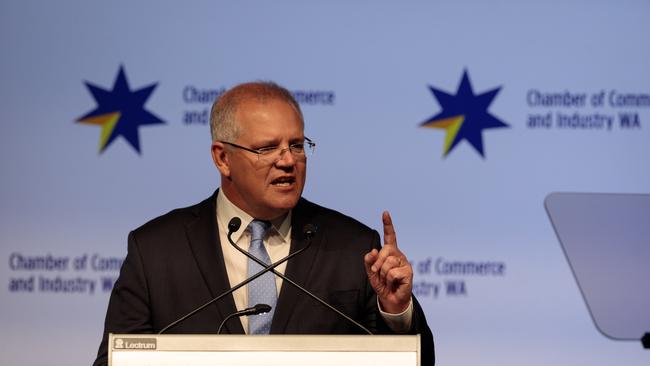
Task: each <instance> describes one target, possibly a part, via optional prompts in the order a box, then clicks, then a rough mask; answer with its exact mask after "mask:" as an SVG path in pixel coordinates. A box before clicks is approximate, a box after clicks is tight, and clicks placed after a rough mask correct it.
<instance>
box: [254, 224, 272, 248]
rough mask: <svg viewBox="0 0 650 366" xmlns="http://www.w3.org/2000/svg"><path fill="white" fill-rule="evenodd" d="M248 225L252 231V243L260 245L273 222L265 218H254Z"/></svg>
mask: <svg viewBox="0 0 650 366" xmlns="http://www.w3.org/2000/svg"><path fill="white" fill-rule="evenodd" d="M248 227H249V228H250V231H251V244H255V245H257V246H259V243H262V242H263V241H264V236H266V233H267V232H268V231H269V229H270V228H271V223H270V222H268V221H263V220H253V221H251V223H250V224H248Z"/></svg>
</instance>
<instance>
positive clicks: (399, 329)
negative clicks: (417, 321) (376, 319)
mask: <svg viewBox="0 0 650 366" xmlns="http://www.w3.org/2000/svg"><path fill="white" fill-rule="evenodd" d="M377 307H378V308H379V313H380V314H381V317H382V318H383V319H384V322H386V325H388V327H389V328H390V329H391V330H392V331H393V332H395V333H406V332H408V331H409V330H411V322H412V320H413V298H412V297H411V300H410V301H409V306H408V307H407V308H406V310H404V311H402V312H401V313H399V314H391V313H387V312H385V311H384V310H383V309H382V308H381V304H380V303H379V299H377Z"/></svg>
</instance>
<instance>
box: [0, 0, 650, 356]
mask: <svg viewBox="0 0 650 366" xmlns="http://www.w3.org/2000/svg"><path fill="white" fill-rule="evenodd" d="M648 14H650V3H649V2H647V1H645V0H637V1H634V0H628V1H605V0H589V1H587V0H584V1H580V0H572V1H546V2H539V1H514V0H512V1H511V0H503V1H489V2H485V1H468V0H467V1H410V2H394V1H359V2H348V1H319V2H303V1H275V2H265V1H240V2H225V1H224V2H218V1H189V2H188V1H186V2H172V1H162V2H161V1H138V2H133V1H112V2H99V1H72V0H68V1H57V2H48V1H4V2H2V3H1V4H0V49H2V50H3V52H2V53H3V55H2V57H0V73H1V80H2V82H1V83H0V106H1V108H0V121H1V123H0V128H1V133H0V155H1V156H2V158H1V164H2V165H1V166H0V171H2V180H1V181H2V183H1V185H0V199H1V201H0V202H2V204H1V206H0V257H1V258H3V264H2V265H0V276H1V283H2V284H3V287H2V289H0V303H1V304H2V311H1V312H0V324H2V332H1V334H0V344H2V345H3V349H4V351H3V352H2V353H1V354H0V363H2V364H4V365H40V364H44V363H52V360H57V361H56V363H60V364H70V365H73V364H89V363H90V362H92V360H93V359H94V354H95V352H96V347H97V345H98V343H99V340H100V337H101V331H102V327H103V319H104V314H105V311H106V305H107V302H108V295H109V293H110V287H111V285H112V281H113V280H114V278H115V276H116V275H117V269H118V268H119V262H120V260H121V259H122V258H123V257H124V255H125V253H126V236H127V233H128V232H129V231H130V230H132V229H133V228H135V227H137V226H139V225H141V224H142V223H144V222H145V221H147V220H149V219H151V218H153V217H155V216H157V215H160V214H162V213H164V212H167V211H169V210H171V209H173V208H175V207H179V206H186V205H190V204H193V203H195V202H198V201H199V200H201V199H203V198H205V197H207V196H208V195H209V194H211V193H212V192H213V190H214V189H215V188H216V187H217V186H218V175H217V174H216V170H215V168H214V167H213V165H212V161H211V158H210V154H209V151H210V149H209V147H210V135H209V127H208V125H207V119H206V114H207V112H206V111H207V110H208V109H209V107H210V105H211V102H212V99H213V98H214V97H215V96H216V95H219V93H221V92H223V90H224V89H226V88H229V87H231V86H233V85H235V84H237V83H240V82H243V81H249V80H258V79H263V80H274V81H276V82H278V83H280V84H282V85H284V86H286V87H287V88H289V89H290V90H292V91H294V92H295V93H296V95H297V96H298V97H299V99H300V100H301V103H302V107H303V112H304V114H305V119H306V134H307V135H308V136H309V137H311V138H313V139H314V140H315V141H316V142H317V143H318V146H317V149H316V153H315V155H314V156H313V157H312V158H311V160H310V161H309V167H308V179H307V188H306V190H305V196H306V197H308V198H309V199H311V200H313V201H315V202H317V203H321V204H324V205H326V206H329V207H332V208H335V209H337V210H340V211H342V212H344V213H346V214H349V215H351V216H354V217H356V218H358V219H360V220H361V221H363V222H364V223H366V224H368V225H370V226H372V227H374V228H377V229H381V225H380V224H381V212H382V210H384V209H388V210H390V212H391V213H392V216H393V219H394V222H395V225H396V229H397V234H398V241H399V244H400V246H401V247H402V248H403V250H404V251H405V252H406V253H407V254H408V255H409V258H410V259H411V260H412V262H413V264H414V266H415V269H416V275H415V292H416V294H417V296H418V298H419V299H420V301H421V302H422V304H423V306H424V307H425V310H426V312H427V317H428V320H429V325H430V327H431V328H432V330H433V331H434V335H435V337H436V345H437V355H438V360H439V362H440V364H445V365H467V364H481V365H499V366H504V365H513V366H514V365H521V364H525V365H545V366H546V365H576V364H582V365H613V364H619V365H647V364H648V362H649V361H650V352H648V351H647V350H643V349H642V348H641V346H640V344H639V342H638V341H634V342H631V341H627V342H626V341H615V340H611V339H608V338H606V337H605V336H603V335H602V334H600V333H599V332H598V330H597V328H596V327H595V325H594V324H593V322H592V320H591V318H590V315H589V312H588V311H587V307H586V305H585V303H584V301H583V299H582V297H581V295H580V291H579V289H578V286H577V284H576V282H575V280H574V278H573V276H572V274H571V271H570V268H569V265H568V263H567V260H566V259H565V257H564V255H563V253H562V249H561V247H560V245H559V243H558V240H557V238H556V236H555V234H554V232H553V228H552V226H551V224H550V222H549V220H548V218H547V216H546V213H545V211H544V208H543V200H544V198H545V197H546V195H547V194H549V193H551V192H554V191H575V192H639V193H648V191H649V188H650V170H649V169H648V166H650V165H649V161H650V143H649V141H650V139H649V138H650V132H649V131H650V129H649V128H648V127H649V124H650V73H649V72H648V64H649V62H650V41H649V39H648V34H650V23H648V21H647V18H648ZM120 69H122V70H123V72H124V80H121V81H119V80H118V75H119V73H120ZM125 83H126V84H125ZM154 84H155V87H154V88H153V89H147V88H148V87H150V86H152V85H154ZM88 85H93V87H89V86H88ZM120 88H122V89H120ZM124 88H127V89H124ZM141 89H142V90H143V91H141V92H140V93H141V94H139V95H144V94H148V97H147V98H144V99H145V100H144V103H142V100H140V104H139V106H138V107H140V108H141V109H144V110H146V111H148V112H149V113H151V114H152V115H153V116H155V118H157V119H158V120H160V121H162V122H164V123H158V124H151V125H138V124H140V123H143V122H144V121H145V119H142V118H139V117H138V118H135V117H133V115H128V114H127V113H126V112H125V113H122V114H121V115H119V116H117V115H114V114H110V113H108V114H109V115H108V116H107V115H105V114H104V115H103V117H102V118H100V119H99V120H97V119H95V120H85V122H86V123H81V122H79V119H81V118H82V117H84V116H86V115H87V114H88V113H89V112H92V111H94V110H95V109H96V108H98V107H102V108H103V106H106V103H107V102H106V99H104V97H106V95H109V96H110V98H114V100H115V101H117V102H115V103H118V107H119V108H118V107H115V108H114V109H116V111H121V112H124V110H126V109H124V110H123V109H120V108H121V107H124V105H122V104H119V103H127V101H132V100H131V99H129V98H128V96H129V93H128V92H125V90H126V91H132V92H135V91H138V90H141ZM102 90H103V92H102ZM120 90H122V92H120ZM92 91H94V93H92ZM110 98H109V99H110ZM111 100H113V99H111ZM124 108H126V107H124ZM129 108H130V107H129ZM108 109H110V108H108ZM108 109H107V111H109V110H108ZM105 112H106V111H105ZM109 112H110V111H109ZM111 118H113V119H111ZM111 126H112V127H113V128H111ZM116 126H119V128H118V127H116ZM129 126H130V127H131V128H132V130H131V131H130V132H126V130H120V128H125V129H126V128H128V127H129ZM102 131H104V132H102ZM120 131H121V132H120ZM118 132H119V133H118ZM102 133H104V140H102V136H103V135H102ZM111 134H113V135H111ZM136 136H137V138H138V141H139V144H136V143H135V139H136ZM112 137H115V138H114V139H113V138H112ZM135 146H137V147H138V149H136V148H135ZM138 150H139V152H138ZM648 259H649V260H650V258H648ZM602 270H603V271H612V270H616V268H608V267H604V268H602ZM647 286H648V285H647V284H646V285H645V288H639V291H645V292H646V293H650V288H648V287H647ZM649 328H650V325H649ZM649 330H650V329H649Z"/></svg>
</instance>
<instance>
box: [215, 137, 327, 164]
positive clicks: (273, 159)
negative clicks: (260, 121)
mask: <svg viewBox="0 0 650 366" xmlns="http://www.w3.org/2000/svg"><path fill="white" fill-rule="evenodd" d="M219 142H221V143H222V144H226V145H230V146H232V147H236V148H238V149H242V150H246V151H248V152H252V153H253V154H255V155H257V160H259V161H261V162H264V163H270V164H275V163H277V162H278V161H279V160H280V159H282V156H283V155H284V152H285V151H289V152H291V154H292V155H293V157H294V158H295V159H296V160H299V161H304V160H305V159H306V158H307V156H308V155H309V156H311V155H312V154H313V153H314V150H315V148H316V143H315V142H313V141H312V140H310V139H309V138H307V137H305V139H304V140H303V141H302V142H294V143H292V144H289V147H285V148H280V146H267V147H262V148H259V149H251V148H248V147H245V146H241V145H237V144H234V143H232V142H228V141H219Z"/></svg>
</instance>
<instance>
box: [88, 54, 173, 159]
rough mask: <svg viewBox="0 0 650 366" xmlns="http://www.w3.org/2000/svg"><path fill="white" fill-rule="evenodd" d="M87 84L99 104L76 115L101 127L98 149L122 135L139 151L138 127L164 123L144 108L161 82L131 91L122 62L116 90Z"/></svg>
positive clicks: (115, 84) (102, 150)
mask: <svg viewBox="0 0 650 366" xmlns="http://www.w3.org/2000/svg"><path fill="white" fill-rule="evenodd" d="M85 84H86V87H87V88H88V90H89V91H90V94H92V96H93V98H95V101H96V102H97V108H95V109H94V110H92V111H90V112H88V113H87V114H85V115H84V116H82V117H80V118H79V119H77V122H80V123H85V124H91V125H99V126H101V127H102V132H101V135H100V138H99V153H100V154H101V153H102V152H104V150H106V148H107V147H108V146H109V145H110V144H111V143H112V142H113V141H114V140H115V139H116V138H117V137H118V136H122V137H124V139H126V141H127V142H128V143H129V144H130V145H131V146H132V147H133V148H134V149H135V151H136V152H137V153H138V154H140V153H141V151H140V137H139V135H138V127H140V126H145V125H155V124H164V123H165V122H164V121H163V120H161V119H160V118H158V117H156V116H155V115H153V114H152V113H151V112H149V111H147V110H145V109H144V104H145V103H146V102H147V99H149V96H151V93H152V92H153V90H154V89H155V88H156V86H157V85H158V84H157V83H154V84H151V85H149V86H146V87H144V88H141V89H138V90H135V91H131V89H130V88H129V83H128V81H127V80H126V73H125V72H124V67H123V66H120V70H119V72H118V74H117V78H116V79H115V83H114V84H113V90H105V89H103V88H101V87H98V86H96V85H93V84H91V83H89V82H85Z"/></svg>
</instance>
